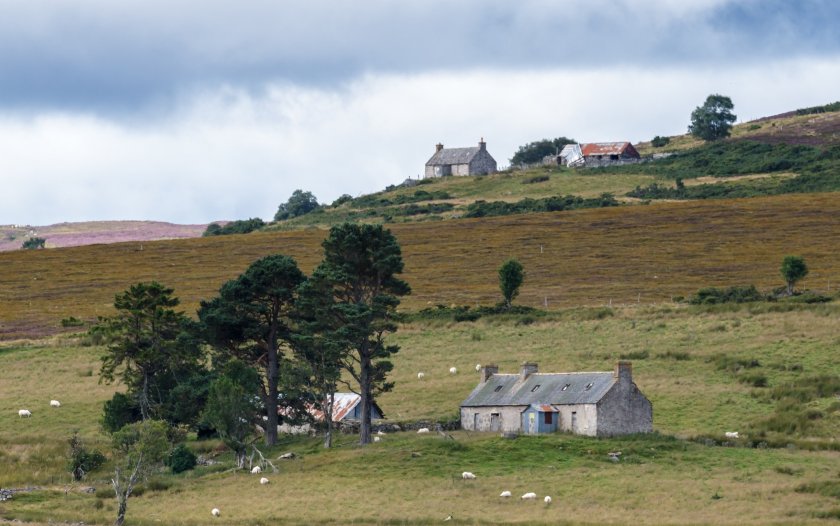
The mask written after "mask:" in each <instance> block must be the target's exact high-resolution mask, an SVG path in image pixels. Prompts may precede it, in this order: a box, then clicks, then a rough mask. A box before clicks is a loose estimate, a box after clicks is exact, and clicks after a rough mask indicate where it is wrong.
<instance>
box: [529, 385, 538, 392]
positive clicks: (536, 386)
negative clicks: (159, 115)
mask: <svg viewBox="0 0 840 526" xmlns="http://www.w3.org/2000/svg"><path fill="white" fill-rule="evenodd" d="M539 388H540V384H537V385H535V386H534V388H533V389H531V392H532V393H536V392H537V389H539Z"/></svg>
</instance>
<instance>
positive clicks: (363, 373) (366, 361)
mask: <svg viewBox="0 0 840 526" xmlns="http://www.w3.org/2000/svg"><path fill="white" fill-rule="evenodd" d="M359 358H360V360H359V391H360V393H359V394H360V395H361V397H362V400H361V402H360V403H361V404H362V419H361V424H360V426H359V443H360V444H361V445H365V444H370V405H371V404H370V402H371V400H370V390H371V389H370V387H371V386H370V382H371V378H370V373H371V363H370V357H369V356H367V353H362V352H360V353H359Z"/></svg>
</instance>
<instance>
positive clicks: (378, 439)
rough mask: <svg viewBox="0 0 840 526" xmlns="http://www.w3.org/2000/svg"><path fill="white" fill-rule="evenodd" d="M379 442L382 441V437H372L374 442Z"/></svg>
mask: <svg viewBox="0 0 840 526" xmlns="http://www.w3.org/2000/svg"><path fill="white" fill-rule="evenodd" d="M380 440H382V437H373V441H374V442H379V441H380Z"/></svg>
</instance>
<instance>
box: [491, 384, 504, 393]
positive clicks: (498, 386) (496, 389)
mask: <svg viewBox="0 0 840 526" xmlns="http://www.w3.org/2000/svg"><path fill="white" fill-rule="evenodd" d="M501 390H502V386H501V385H497V386H496V388H495V389H493V392H494V393H498V392H499V391H501Z"/></svg>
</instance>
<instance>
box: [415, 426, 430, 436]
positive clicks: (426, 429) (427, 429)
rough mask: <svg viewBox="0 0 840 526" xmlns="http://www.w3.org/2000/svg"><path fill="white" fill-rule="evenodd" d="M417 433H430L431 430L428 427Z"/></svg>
mask: <svg viewBox="0 0 840 526" xmlns="http://www.w3.org/2000/svg"><path fill="white" fill-rule="evenodd" d="M417 432H418V433H420V434H424V433H428V432H429V428H428V427H421V428H420V429H418V430H417Z"/></svg>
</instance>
